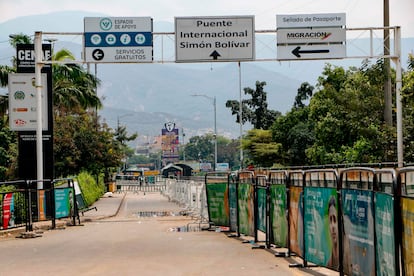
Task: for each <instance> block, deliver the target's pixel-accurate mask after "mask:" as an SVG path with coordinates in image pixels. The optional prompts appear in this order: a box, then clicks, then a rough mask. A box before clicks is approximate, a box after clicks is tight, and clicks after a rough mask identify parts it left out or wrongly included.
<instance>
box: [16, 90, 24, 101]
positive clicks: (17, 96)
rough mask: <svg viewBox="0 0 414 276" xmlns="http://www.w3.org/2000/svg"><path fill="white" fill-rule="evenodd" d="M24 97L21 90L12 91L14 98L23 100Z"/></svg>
mask: <svg viewBox="0 0 414 276" xmlns="http://www.w3.org/2000/svg"><path fill="white" fill-rule="evenodd" d="M24 97H25V95H24V92H23V91H20V90H19V91H16V92H14V98H15V99H16V100H24Z"/></svg>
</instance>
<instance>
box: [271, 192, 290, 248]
mask: <svg viewBox="0 0 414 276" xmlns="http://www.w3.org/2000/svg"><path fill="white" fill-rule="evenodd" d="M286 201H287V198H286V186H285V185H271V186H270V225H271V230H270V232H271V235H270V236H271V239H272V240H271V242H272V243H274V244H275V245H278V246H280V247H287V239H288V222H287V217H286Z"/></svg>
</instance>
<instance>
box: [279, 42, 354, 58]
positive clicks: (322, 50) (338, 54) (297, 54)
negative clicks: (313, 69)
mask: <svg viewBox="0 0 414 276" xmlns="http://www.w3.org/2000/svg"><path fill="white" fill-rule="evenodd" d="M345 57H346V49H345V45H341V44H321V45H287V46H286V45H284V46H277V58H278V59H279V60H304V59H334V58H345Z"/></svg>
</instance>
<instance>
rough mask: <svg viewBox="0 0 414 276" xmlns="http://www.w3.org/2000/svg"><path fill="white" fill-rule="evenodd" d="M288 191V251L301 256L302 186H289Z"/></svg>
mask: <svg viewBox="0 0 414 276" xmlns="http://www.w3.org/2000/svg"><path fill="white" fill-rule="evenodd" d="M289 191H290V194H289V195H290V200H289V242H290V251H292V252H294V253H296V254H298V256H299V257H303V188H302V187H296V186H291V187H290V188H289Z"/></svg>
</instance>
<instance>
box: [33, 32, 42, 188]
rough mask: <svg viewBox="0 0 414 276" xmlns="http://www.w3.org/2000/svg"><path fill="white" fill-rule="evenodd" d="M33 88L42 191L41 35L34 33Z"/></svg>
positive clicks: (39, 182) (37, 155) (39, 176)
mask: <svg viewBox="0 0 414 276" xmlns="http://www.w3.org/2000/svg"><path fill="white" fill-rule="evenodd" d="M34 42H35V43H34V50H35V87H36V112H37V119H36V120H37V127H36V160H37V162H36V165H37V167H36V168H37V169H36V172H37V180H39V181H38V182H37V189H43V182H42V180H43V137H42V130H43V125H42V67H43V62H42V60H43V58H42V54H43V52H42V33H41V32H35V40H34Z"/></svg>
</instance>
